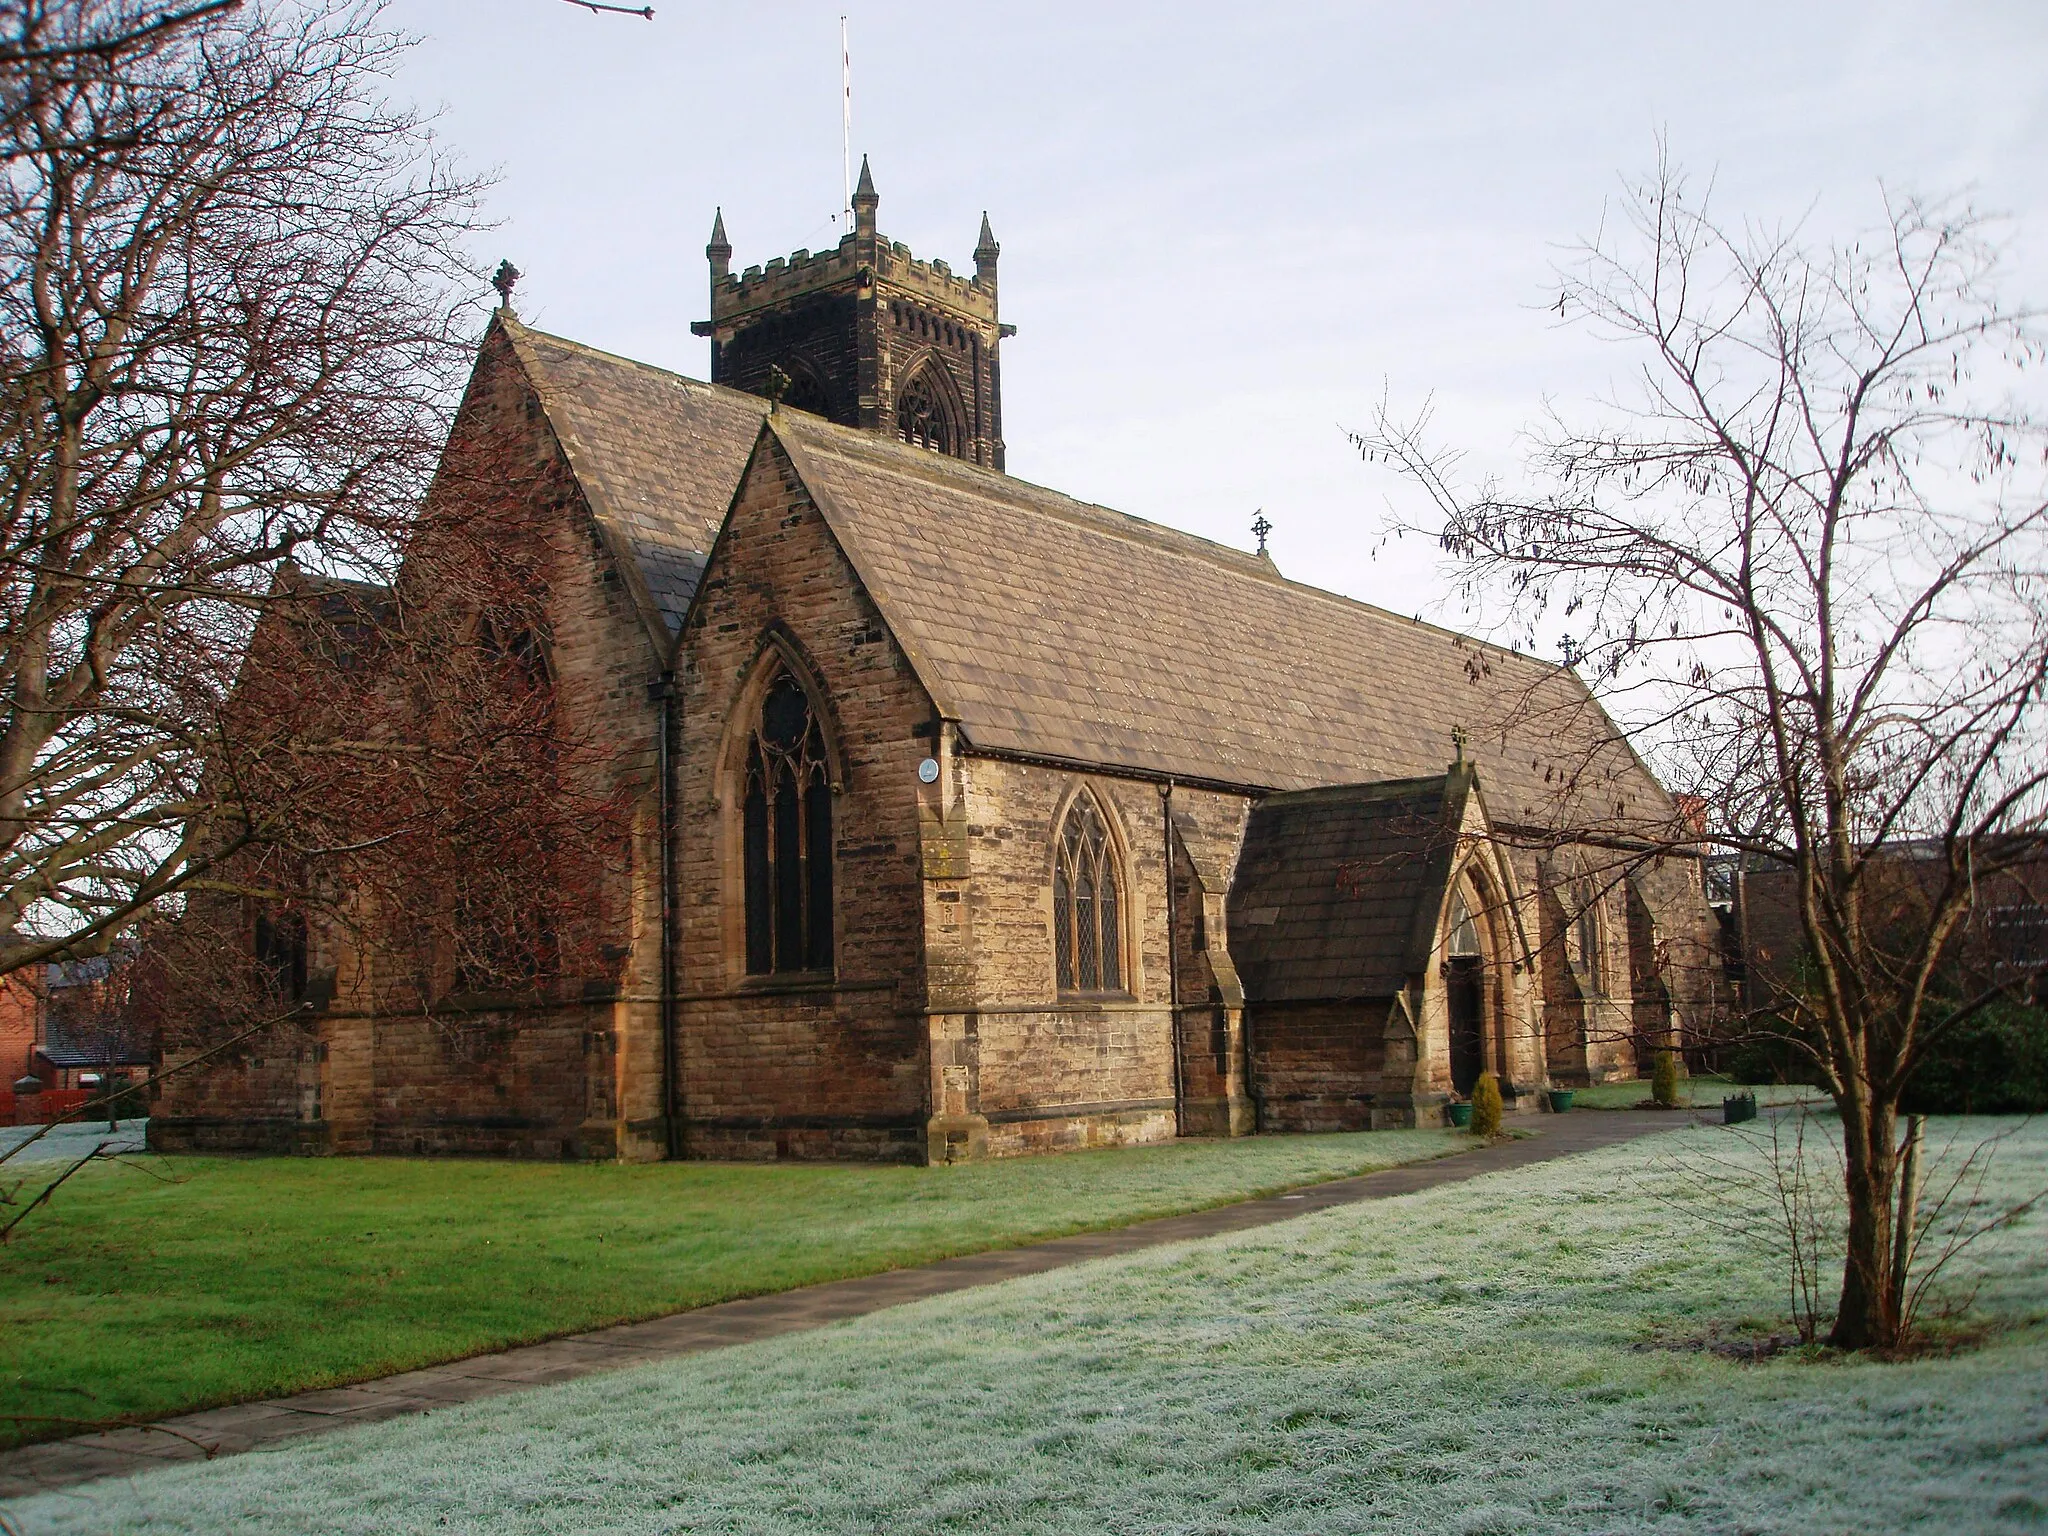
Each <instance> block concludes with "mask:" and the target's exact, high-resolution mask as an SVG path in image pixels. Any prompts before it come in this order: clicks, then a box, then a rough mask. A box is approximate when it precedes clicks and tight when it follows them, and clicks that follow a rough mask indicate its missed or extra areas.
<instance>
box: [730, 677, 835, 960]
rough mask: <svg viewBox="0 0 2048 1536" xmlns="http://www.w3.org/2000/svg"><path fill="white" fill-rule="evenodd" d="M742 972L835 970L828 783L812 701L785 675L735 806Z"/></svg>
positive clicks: (770, 697) (767, 707)
mask: <svg viewBox="0 0 2048 1536" xmlns="http://www.w3.org/2000/svg"><path fill="white" fill-rule="evenodd" d="M740 834H741V842H742V844H743V851H742V865H743V867H742V870H741V877H742V880H743V882H744V884H745V886H746V906H747V971H748V973H749V974H750V975H755V976H766V975H770V974H773V973H775V972H778V971H828V970H830V969H831V968H832V782H831V776H830V775H829V774H828V773H827V772H826V767H825V736H824V732H823V731H822V730H821V729H820V728H819V726H818V721H817V718H816V716H815V714H814V713H813V712H812V709H811V701H810V696H809V695H808V694H806V693H805V692H804V690H803V686H802V684H800V683H798V682H797V680H796V679H795V678H794V677H792V676H791V675H790V674H789V673H788V672H787V671H784V672H780V673H778V674H777V676H776V678H775V681H774V682H772V683H770V684H769V685H768V693H767V695H766V697H765V698H763V699H762V701H761V719H760V724H759V726H758V728H757V729H756V730H755V732H754V735H753V739H752V740H751V741H749V742H748V744H747V763H746V791H745V794H744V796H743V798H742V800H741V808H740Z"/></svg>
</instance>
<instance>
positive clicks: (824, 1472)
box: [10, 1122, 2048, 1536]
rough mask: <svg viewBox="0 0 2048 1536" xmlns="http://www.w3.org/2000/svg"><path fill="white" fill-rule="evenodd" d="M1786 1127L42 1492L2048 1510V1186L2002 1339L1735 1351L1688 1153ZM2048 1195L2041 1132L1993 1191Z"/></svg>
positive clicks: (486, 1499) (406, 1527) (1473, 1511)
mask: <svg viewBox="0 0 2048 1536" xmlns="http://www.w3.org/2000/svg"><path fill="white" fill-rule="evenodd" d="M1953 1124H1954V1123H1953V1122H1950V1123H1949V1125H1946V1126H1936V1127H1933V1128H1932V1134H1931V1135H1930V1139H1929V1145H1930V1147H1933V1148H1936V1149H1937V1160H1940V1159H1942V1158H1946V1157H1948V1156H1952V1155H1954V1149H1953V1148H1950V1147H1949V1145H1948V1142H1947V1139H1946V1138H1947V1135H1948V1131H1949V1129H1950V1128H1951V1127H1952V1126H1953ZM2012 1124H2013V1123H2012V1122H2006V1125H2007V1126H2008V1127H2011V1126H2012ZM1985 1129H1989V1127H1985V1126H1983V1125H1981V1124H1972V1125H1970V1126H1968V1127H1966V1128H1965V1129H1964V1138H1965V1144H1972V1143H1974V1141H1975V1140H1976V1139H1977V1138H1978V1137H1979V1136H1980V1135H1981V1133H1982V1131H1983V1130H1985ZM1762 1145H1763V1143H1762V1141H1761V1139H1760V1138H1757V1137H1747V1138H1745V1137H1744V1135H1743V1133H1741V1132H1740V1131H1729V1130H1724V1129H1722V1128H1720V1127H1703V1128H1700V1129H1688V1130H1677V1131H1675V1132H1674V1133H1673V1134H1671V1135H1669V1136H1655V1137H1649V1138H1645V1139H1643V1140H1640V1141H1636V1142H1632V1143H1630V1144H1627V1145H1624V1146H1619V1147H1612V1148H1608V1149H1605V1150H1603V1151H1599V1152H1594V1153H1588V1154H1584V1155H1581V1156H1578V1157H1574V1158H1567V1159H1561V1160H1558V1161H1555V1162H1550V1163H1546V1164H1542V1165H1539V1166H1534V1167H1529V1168H1524V1169H1518V1170H1513V1171H1510V1172H1503V1173H1496V1174H1489V1175H1485V1176H1482V1177H1480V1178H1477V1179H1474V1180H1472V1181H1470V1182H1469V1183H1463V1184H1458V1185H1452V1186H1447V1187H1444V1188H1440V1189H1436V1190H1431V1191H1428V1192H1425V1193H1422V1194H1417V1195H1411V1196H1404V1197H1401V1198H1398V1199H1393V1200H1386V1201H1378V1202H1374V1203H1372V1204H1370V1205H1361V1206H1351V1207H1343V1208H1339V1209H1335V1210H1331V1211H1327V1212H1323V1213H1319V1214H1316V1215H1312V1216H1307V1217H1304V1218H1302V1219H1300V1220H1297V1221H1293V1222H1288V1223H1285V1224H1283V1225H1281V1226H1277V1227H1269V1228H1264V1229H1260V1230H1257V1231H1252V1232H1246V1233H1239V1234H1234V1235H1232V1236H1228V1237H1220V1238H1211V1239H1205V1240H1202V1241H1198V1242H1192V1243H1185V1244H1177V1245H1173V1246H1170V1247H1165V1248H1158V1249H1152V1250H1148V1251H1146V1252H1142V1253H1137V1254H1132V1255H1128V1256H1125V1257H1121V1258H1115V1259H1107V1260H1102V1261H1098V1262H1095V1263H1090V1264H1084V1265H1078V1266H1075V1267H1073V1268H1070V1269H1065V1270H1061V1271H1057V1272H1054V1273H1050V1274H1044V1275H1036V1276H1031V1277H1028V1278H1024V1279H1020V1280H1016V1281H1012V1282H1009V1283H1006V1284H1002V1285H997V1286H990V1287H986V1288H982V1289H977V1290H973V1291H967V1292H961V1293H957V1294H954V1295H950V1296H945V1297H939V1298H935V1299H933V1300H931V1301H927V1302H921V1303H917V1304H915V1305H911V1306H905V1307H899V1308H894V1309H891V1310H889V1311H885V1312H880V1313H876V1314H873V1315H871V1316H869V1317H865V1318H861V1319H858V1320H855V1321H853V1322H849V1323H846V1324H842V1325H838V1326H834V1327H830V1328H825V1329H820V1330H817V1331H815V1332H811V1333H807V1334H803V1335H800V1336H791V1337H785V1338H778V1339H771V1340H765V1341H762V1342H760V1343H756V1344H750V1345H745V1346H741V1347H738V1348H734V1349H729V1350H722V1351H718V1352H715V1353H711V1354H704V1355H696V1356H691V1357H687V1358H683V1359H678V1360H674V1361H669V1362H664V1363H661V1364H658V1365H652V1366H648V1367H645V1368H641V1369H636V1370H629V1371H621V1372H617V1373H614V1374H610V1375H604V1376H597V1377H590V1378H586V1379H583V1380H580V1381H575V1382H571V1383H567V1384H564V1385H561V1386H555V1387H544V1388H539V1389H536V1390H533V1391H528V1392H522V1393H518V1394H514V1395H511V1396H507V1397H502V1398H496V1399H492V1400H489V1401H485V1402H479V1403H472V1404H468V1405H465V1406H462V1407H459V1408H452V1409H447V1410H439V1411H436V1412H434V1413H432V1414H429V1415H427V1416H425V1417H423V1418H409V1419H404V1420H397V1421H392V1422H389V1423H385V1424H379V1425H370V1426H364V1427H361V1428H357V1429H353V1430H345V1431H341V1432H338V1433H334V1434H329V1435H322V1436H318V1437H314V1438H311V1439H308V1440H305V1441H300V1442H295V1443H293V1444H291V1445H288V1446H285V1447H283V1448H281V1449H279V1450H276V1451H274V1452H270V1453H266V1454H262V1455H250V1456H239V1457H229V1458H225V1459H223V1460H220V1461H217V1462H213V1463H191V1464H186V1465H182V1466H177V1467H172V1468H168V1469H166V1470H164V1471H161V1472H156V1473H151V1474H149V1475H147V1476H141V1477H133V1478H121V1479H115V1480H109V1481H106V1482H103V1483H100V1484H96V1485H92V1486H89V1487H85V1488H80V1489H74V1490H70V1491H68V1492H65V1493H61V1494H56V1495H52V1496H49V1497H47V1498H42V1499H37V1500H32V1501H27V1502H25V1503H23V1504H21V1505H20V1506H18V1507H17V1508H15V1509H14V1510H12V1511H10V1513H11V1514H12V1515H13V1517H14V1518H15V1520H16V1522H17V1523H18V1524H19V1525H20V1526H21V1527H22V1528H23V1529H24V1530H31V1531H35V1532H37V1533H38V1536H42V1533H46V1532H47V1533H52V1536H57V1533H87V1532H114V1531H119V1532H129V1531H145V1530H146V1531H149V1532H154V1533H163V1536H174V1533H212V1532H220V1531H233V1532H235V1533H237V1536H269V1533H278V1536H286V1533H301V1532H306V1531H320V1532H323V1533H325V1532H334V1533H358V1532H360V1533H364V1536H370V1533H375V1536H443V1533H450V1532H488V1533H490V1536H554V1533H562V1536H568V1533H576V1536H584V1533H606V1536H672V1533H679V1532H707V1533H708V1532H717V1533H721V1536H728V1533H729V1536H868V1533H872V1532H876V1531H887V1532H890V1533H891V1536H941V1533H944V1536H960V1533H992V1536H994V1533H1000V1536H1095V1533H1098V1532H1104V1531H1116V1532H1145V1533H1165V1532H1187V1533H1203V1536H1239V1533H1243V1536H1252V1533H1258V1536H1336V1533H1345V1532H1356V1531H1367V1530H1370V1531H1373V1532H1388V1533H1409V1532H1413V1533H1418V1536H1423V1533H1426V1536H1482V1533H1522V1532H1571V1533H1582V1532H1584V1533H1625V1532H1626V1533H1633V1532H1642V1531H1649V1532H1660V1533H1662V1532H1697V1533H1702V1536H1704V1533H1709V1532H1712V1533H1721V1532H1738V1531H1739V1532H1747V1533H1752V1536H1780V1533H1782V1536H1793V1533H1802V1536H1803V1533H1808V1532H1820V1533H1833V1532H1849V1531H1854V1532H1857V1533H1859V1536H1861V1533H1866V1532H1909V1531H1910V1532H1949V1531H1967V1532H1971V1533H1978V1532H2013V1533H2020V1532H2026V1531H2039V1530H2040V1529H2041V1528H2042V1525H2043V1522H2044V1521H2048V1492H2044V1490H2048V1327H2044V1318H2048V1241H2044V1239H2048V1212H2037V1214H2036V1215H2035V1216H2034V1217H2032V1218H2030V1220H2029V1221H2028V1223H2027V1224H2026V1225H2024V1226H2022V1227H2021V1228H2019V1229H2016V1230H2014V1231H2013V1232H2011V1233H2010V1234H2008V1236H2007V1238H2006V1239H2005V1240H2004V1241H2002V1243H2000V1244H1999V1245H1997V1246H1995V1247H1980V1248H1978V1249H1975V1250H1972V1252H1971V1255H1970V1257H1969V1259H1968V1261H1967V1263H1965V1264H1964V1265H1963V1273H1960V1274H1959V1275H1958V1279H1959V1280H1961V1281H1962V1282H1964V1283H1965V1285H1966V1286H1968V1287H1975V1288H1976V1290H1977V1297H1978V1302H1977V1306H1978V1310H1979V1312H1980V1314H1981V1315H1982V1316H1983V1317H1984V1318H1985V1319H1987V1320H1993V1321H1997V1322H2000V1323H2001V1324H2002V1325H2003V1326H2002V1328H2001V1329H2000V1330H1999V1331H1996V1332H1994V1333H1992V1334H1991V1335H1990V1336H1989V1338H1988V1339H1987V1341H1986V1342H1984V1343H1983V1344H1981V1345H1980V1346H1979V1347H1976V1348H1973V1349H1969V1350H1965V1351H1963V1352H1961V1353H1958V1354H1956V1355H1954V1356H1952V1357H1928V1358H1921V1359H1916V1360H1911V1361H1907V1362H1905V1363H1896V1364H1886V1363H1879V1362H1874V1361H1866V1360H1843V1359H1825V1358H1823V1359H1809V1358H1802V1357H1800V1356H1798V1355H1797V1354H1794V1355H1789V1356H1780V1357H1778V1358H1776V1359H1772V1360H1769V1361H1766V1362H1764V1363H1761V1364H1744V1363H1737V1362H1735V1361H1733V1360H1730V1359H1726V1358H1722V1357H1720V1356H1717V1355H1715V1354H1713V1353H1710V1352H1703V1351H1701V1350H1698V1349H1692V1348H1686V1347H1683V1346H1684V1345H1685V1344H1686V1342H1687V1341H1690V1340H1696V1339H1699V1338H1702V1337H1710V1336H1712V1335H1714V1334H1716V1333H1719V1332H1723V1331H1727V1330H1737V1331H1740V1330H1744V1329H1771V1328H1774V1327H1781V1326H1782V1322H1781V1321H1780V1319H1781V1318H1782V1315H1783V1311H1784V1300H1783V1296H1782V1291H1781V1286H1780V1276H1779V1273H1778V1271H1777V1270H1776V1269H1775V1267H1774V1266H1773V1265H1772V1264H1771V1263H1770V1262H1769V1261H1768V1260H1767V1259H1766V1258H1765V1256H1764V1254H1763V1251H1762V1250H1761V1249H1759V1248H1757V1247H1755V1246H1753V1245H1752V1242H1751V1240H1750V1238H1748V1237H1747V1236H1745V1235H1744V1234H1743V1233H1742V1232H1741V1231H1740V1230H1734V1231H1731V1230H1730V1229H1729V1228H1728V1227H1727V1225H1726V1224H1725V1223H1724V1220H1723V1218H1724V1217H1725V1215H1726V1214H1727V1213H1726V1209H1725V1206H1726V1191H1725V1189H1722V1188H1717V1187H1713V1186H1711V1185H1708V1184H1706V1183H1704V1182H1702V1181H1701V1180H1700V1179H1698V1178H1697V1177H1695V1176H1694V1175H1695V1173H1696V1171H1697V1169H1698V1168H1699V1167H1700V1166H1701V1165H1702V1161H1703V1160H1711V1159H1734V1160H1736V1161H1737V1162H1738V1163H1739V1162H1740V1161H1741V1160H1742V1159H1745V1158H1747V1159H1750V1160H1751V1161H1752V1162H1754V1163H1756V1164H1757V1165H1758V1166H1761V1162H1760V1159H1761V1149H1762ZM2044 1181H2048V1123H2042V1124H2034V1125H2031V1126H2025V1127H2018V1128H2016V1129H2015V1132H2014V1135H2013V1136H2012V1137H2011V1139H2010V1140H2008V1141H2007V1142H2006V1143H2005V1145H2004V1147H2003V1148H2002V1149H2001V1151H2000V1153H1999V1156H1998V1160H1997V1162H1996V1164H1995V1165H1994V1176H1993V1177H1992V1179H1991V1180H1990V1182H1989V1184H1988V1185H1987V1186H1986V1188H1985V1190H1984V1191H1983V1193H1984V1195H1985V1197H1986V1198H1988V1199H1991V1200H1993V1201H2001V1202H2002V1201H2005V1200H2010V1199H2013V1198H2016V1197H2018V1196H2023V1195H2024V1194H2025V1193H2028V1192H2030V1191H2032V1190H2035V1189H2038V1188H2040V1187H2041V1185H2042V1183H2043V1182H2044ZM1655 1191H1661V1192H1662V1193H1661V1194H1656V1193H1653V1192H1655Z"/></svg>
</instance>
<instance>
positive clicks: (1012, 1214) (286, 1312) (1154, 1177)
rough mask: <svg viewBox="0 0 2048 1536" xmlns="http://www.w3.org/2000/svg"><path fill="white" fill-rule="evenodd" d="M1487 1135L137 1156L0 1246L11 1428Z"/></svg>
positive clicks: (689, 1298)
mask: <svg viewBox="0 0 2048 1536" xmlns="http://www.w3.org/2000/svg"><path fill="white" fill-rule="evenodd" d="M1470 1145H1472V1141H1471V1138H1470V1137H1468V1136H1464V1135H1461V1134H1458V1133H1455V1132H1450V1131H1440V1130H1427V1131H1382V1132H1377V1133H1373V1134H1368V1135H1351V1136H1300V1137H1261V1138H1255V1139H1252V1140H1246V1141H1237V1142H1184V1143H1179V1144H1176V1145H1173V1146H1166V1147H1148V1148H1130V1149H1123V1150H1114V1151H1101V1152H1076V1153H1068V1154H1064V1155H1061V1156H1057V1157H1039V1158H1022V1159H1010V1160H1005V1161H1001V1162H995V1163H984V1164H977V1165H966V1166H960V1167H953V1168H930V1169H927V1168H902V1167H849V1166H843V1165H841V1166H825V1165H803V1164H779V1165H776V1164H769V1165H741V1164H715V1163H683V1164H657V1165H652V1166H642V1167H620V1166H615V1165H602V1166H589V1165H574V1164H570V1165H564V1164H534V1163H514V1162H481V1161H479V1162H451V1161H411V1160H405V1159H392V1158H366V1159H310V1158H260V1159H229V1158H176V1159H161V1158H144V1159H138V1160H137V1166H136V1167H122V1166H110V1167H105V1168H95V1169H92V1170H89V1171H88V1172H87V1173H85V1174H81V1175H80V1176H79V1177H78V1178H76V1179H74V1180H72V1181H71V1182H70V1183H69V1184H67V1185H65V1186H64V1188H63V1189H62V1190H61V1191H60V1192H59V1193H58V1196H57V1199H56V1203H55V1204H54V1206H53V1207H51V1208H50V1209H49V1210H47V1211H45V1212H41V1213H38V1214H37V1215H36V1216H34V1217H31V1218H30V1220H29V1222H28V1223H27V1224H26V1225H25V1226H24V1227H23V1228H22V1230H21V1231H20V1233H18V1234H17V1236H16V1237H15V1239H14V1240H13V1241H11V1242H9V1243H8V1244H7V1245H6V1246H5V1247H4V1248H0V1436H7V1437H9V1438H10V1439H13V1440H19V1439H23V1438H28V1439H36V1438H48V1437H49V1436H52V1435H60V1434H65V1433H71V1432H74V1431H75V1428H76V1426H75V1425H72V1424H67V1423H64V1422H62V1421H65V1420H87V1421H100V1420H106V1419H113V1418H122V1417H129V1416H149V1417H157V1416H161V1415H164V1414H167V1413H171V1412H174V1411H178V1410H181V1409H191V1408H199V1407H206V1406H211V1405H214V1404H219V1403H226V1402H235V1401H241V1400H245V1399H249V1398H259V1397H271V1396H277V1395H279V1394H282V1393H287V1392H295V1391H301V1390H305V1389H307V1388H312V1387H322V1386H333V1385H338V1384H341V1383H345V1382H349V1381H361V1380H364V1379H366V1378H369V1377H372V1376H380V1375H385V1374H388V1373H390V1372H393V1371H399V1370H409V1369H412V1368H414V1367H417V1366H421V1365H426V1364H430V1363H433V1362H436V1361H441V1360H450V1359H456V1358H459V1357H461V1356H464V1355H471V1354H477V1353H480V1352H482V1351H486V1350H492V1349H499V1348H503V1347H505V1346H507V1345H510V1344H517V1343H525V1342H530V1341H533V1340H536V1339H543V1338H547V1337H550V1336H553V1335H557V1334H562V1333H572V1332H578V1331H581V1330H583V1329H587V1328H596V1327H602V1326H604V1325H606V1324H609V1323H615V1322H622V1321H627V1320H630V1319H637V1318H645V1317H654V1316H659V1315H661V1314H663V1313H667V1312H674V1311H679V1310H682V1309H683V1308H686V1307H694V1306H702V1305H704V1304H705V1303H708V1302H714V1301H722V1300H727V1299H729V1298H732V1297H736V1296H748V1295H758V1294H762V1293H765V1292H770V1291H779V1290H785V1289H788V1288H789V1287H792V1286H799V1285H808V1284H811V1283H813V1282H815V1281H820V1280H831V1279H838V1278H841V1277H844V1276H848V1275H860V1274H871V1273H874V1272H876V1271H879V1270H885V1269H893V1268H900V1267H902V1266H905V1265H911V1264H921V1263H926V1262H928V1261H930V1260H933V1259H938V1258H943V1257H946V1256H949V1255H952V1254H959V1253H968V1252H973V1251H975V1250H978V1249H985V1248H997V1247H1005V1246H1010V1245H1014V1244H1018V1243H1024V1242H1030V1241H1033V1240H1035V1239H1039V1238H1046V1237H1053V1236H1057V1235H1060V1234H1063V1233H1068V1232H1077V1231H1083V1230H1087V1229H1089V1228H1097V1227H1112V1226H1121V1225H1124V1224H1126V1223H1129V1222H1133V1221H1139V1220H1143V1219H1145V1218H1147V1217H1151V1216H1160V1215H1166V1214H1169V1213H1172V1212H1177V1211H1188V1210H1194V1209H1198V1208H1200V1207H1203V1206H1208V1205H1216V1204H1221V1203H1224V1202H1228V1201H1232V1200H1241V1199H1246V1198H1249V1197H1252V1196H1254V1195H1259V1194H1266V1193H1270V1192H1272V1191H1274V1190H1278V1189H1284V1188H1290V1187H1293V1186H1297V1185H1301V1184H1309V1183H1315V1182H1317V1181H1319V1180H1324V1179H1333V1178H1341V1177H1344V1176H1346V1175H1348V1174H1352V1173H1357V1172H1360V1171H1362V1170H1365V1169H1369V1168H1380V1167H1388V1166H1391V1165H1393V1164H1395V1163H1401V1162H1410V1161H1414V1160H1416V1159H1420V1158H1428V1157H1435V1156H1438V1155H1441V1154H1444V1153H1447V1152H1451V1151H1455V1150H1459V1149H1461V1148H1463V1147H1467V1146H1470ZM24 1171H32V1170H24ZM12 1172H14V1170H13V1169H12V1168H11V1167H4V1168H0V1173H12ZM151 1173H154V1174H155V1175H157V1176H156V1177H151V1176H150V1174H151Z"/></svg>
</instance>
